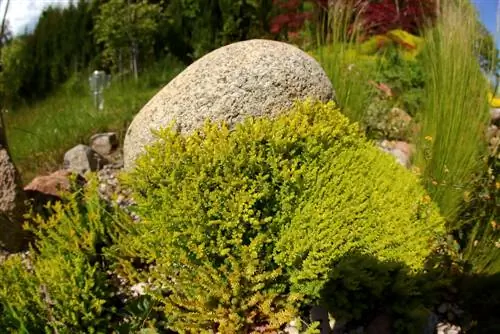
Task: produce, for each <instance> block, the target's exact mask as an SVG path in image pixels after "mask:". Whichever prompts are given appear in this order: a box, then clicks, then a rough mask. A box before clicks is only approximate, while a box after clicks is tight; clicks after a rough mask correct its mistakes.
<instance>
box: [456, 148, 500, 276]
mask: <svg viewBox="0 0 500 334" xmlns="http://www.w3.org/2000/svg"><path fill="white" fill-rule="evenodd" d="M484 166H485V167H486V169H487V171H485V173H484V174H482V175H480V176H479V177H477V178H476V179H475V180H474V181H475V182H474V190H473V191H472V192H470V193H468V194H466V195H467V196H465V200H464V203H463V204H462V206H461V210H460V215H459V219H460V225H463V227H462V228H461V229H460V230H459V231H458V240H459V241H460V244H461V246H462V248H463V249H462V260H463V261H465V263H466V265H467V266H470V268H469V269H468V270H470V272H472V273H474V274H481V275H485V274H489V275H493V274H498V273H499V272H500V159H499V158H497V157H494V156H492V157H490V158H489V159H488V163H486V164H484Z"/></svg>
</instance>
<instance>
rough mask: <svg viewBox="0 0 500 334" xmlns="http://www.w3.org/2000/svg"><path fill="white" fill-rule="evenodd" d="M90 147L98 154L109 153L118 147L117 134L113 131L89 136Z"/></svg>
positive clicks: (104, 154)
mask: <svg viewBox="0 0 500 334" xmlns="http://www.w3.org/2000/svg"><path fill="white" fill-rule="evenodd" d="M90 147H91V148H92V149H93V150H94V151H96V152H97V153H99V154H100V155H103V156H106V155H109V154H111V153H112V152H113V151H114V150H116V148H117V147H118V136H117V135H116V133H114V132H106V133H98V134H95V135H93V136H92V137H90Z"/></svg>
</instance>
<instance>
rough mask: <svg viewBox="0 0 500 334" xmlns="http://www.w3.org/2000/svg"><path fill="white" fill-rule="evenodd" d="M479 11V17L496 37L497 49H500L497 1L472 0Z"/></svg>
mask: <svg viewBox="0 0 500 334" xmlns="http://www.w3.org/2000/svg"><path fill="white" fill-rule="evenodd" d="M472 2H473V3H474V4H475V5H476V8H477V9H478V11H479V16H480V18H481V21H482V22H483V24H484V25H485V27H486V28H487V29H488V30H489V31H490V32H491V33H492V34H493V36H494V37H495V40H496V43H497V47H500V32H497V27H496V25H497V21H499V20H500V17H499V18H498V20H497V2H498V1H497V0H472Z"/></svg>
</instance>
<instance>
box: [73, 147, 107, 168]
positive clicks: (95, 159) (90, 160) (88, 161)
mask: <svg viewBox="0 0 500 334" xmlns="http://www.w3.org/2000/svg"><path fill="white" fill-rule="evenodd" d="M103 164H104V159H103V158H102V157H101V156H100V155H99V154H98V153H97V152H95V151H94V150H92V149H91V148H90V147H88V146H87V145H82V144H80V145H77V146H75V147H73V148H72V149H71V150H69V151H67V152H66V153H65V154H64V168H65V169H67V170H70V171H73V172H75V173H78V174H85V173H86V172H88V171H96V170H98V169H101V168H102V166H103Z"/></svg>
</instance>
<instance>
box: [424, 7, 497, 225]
mask: <svg viewBox="0 0 500 334" xmlns="http://www.w3.org/2000/svg"><path fill="white" fill-rule="evenodd" d="M478 34H479V26H478V23H477V21H476V17H475V13H474V11H473V9H472V7H471V6H470V5H468V4H466V3H464V2H462V1H459V2H455V1H446V2H445V3H443V4H442V8H441V14H440V16H439V17H438V19H437V22H436V25H435V27H434V28H432V29H428V30H426V31H425V35H424V38H425V44H426V47H425V49H424V50H423V54H422V56H423V57H422V67H423V68H425V69H426V70H425V71H424V76H425V78H424V81H425V85H424V96H425V99H424V103H423V106H422V114H421V119H420V120H419V123H420V126H421V128H420V131H419V133H418V135H417V137H418V138H416V142H417V154H416V158H415V165H416V166H417V167H418V169H419V171H420V173H421V175H422V178H423V182H424V184H425V186H426V188H427V189H428V191H429V193H430V195H431V197H432V199H433V200H434V201H436V202H437V204H438V205H439V207H440V210H441V212H442V214H443V215H444V216H445V217H446V218H447V219H448V220H449V221H450V222H451V221H454V218H456V215H457V212H458V208H459V206H460V202H461V200H462V198H463V195H464V192H466V191H467V190H469V188H470V186H471V185H470V180H471V176H472V175H473V174H474V173H475V172H476V171H478V168H479V167H480V163H481V162H480V159H481V157H482V155H483V154H485V148H486V146H485V145H483V144H481V138H483V136H484V129H485V126H486V124H487V117H488V103H487V97H486V94H487V81H486V79H485V77H484V75H483V74H482V72H481V70H480V67H479V62H478V57H477V54H476V50H477V47H478V45H477V43H476V41H477V36H478Z"/></svg>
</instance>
